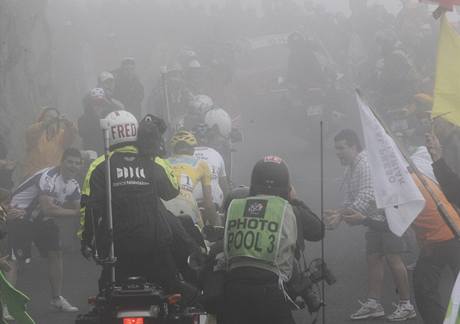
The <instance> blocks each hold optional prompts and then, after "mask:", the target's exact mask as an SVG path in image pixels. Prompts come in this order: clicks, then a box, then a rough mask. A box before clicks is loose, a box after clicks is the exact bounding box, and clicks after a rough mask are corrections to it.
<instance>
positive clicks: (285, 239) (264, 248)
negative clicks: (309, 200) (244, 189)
mask: <svg viewBox="0 0 460 324" xmlns="http://www.w3.org/2000/svg"><path fill="white" fill-rule="evenodd" d="M296 240H297V225H296V218H295V215H294V212H293V210H292V207H291V205H290V204H289V202H287V201H286V200H284V199H282V198H280V197H276V196H263V195H260V196H255V197H250V198H245V199H234V200H233V201H232V203H231V204H230V206H229V209H228V212H227V221H226V224H225V237H224V253H225V257H226V260H227V266H228V268H229V270H232V269H234V268H238V267H256V268H261V269H265V270H269V271H272V272H274V273H276V274H278V275H279V276H280V277H281V278H282V279H283V280H288V279H289V278H290V276H291V273H292V268H293V262H294V252H295V247H296Z"/></svg>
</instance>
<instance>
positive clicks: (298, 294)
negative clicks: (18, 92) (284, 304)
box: [288, 259, 337, 313]
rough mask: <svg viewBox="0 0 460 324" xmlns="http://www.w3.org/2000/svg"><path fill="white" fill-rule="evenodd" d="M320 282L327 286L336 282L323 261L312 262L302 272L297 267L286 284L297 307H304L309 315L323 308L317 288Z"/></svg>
mask: <svg viewBox="0 0 460 324" xmlns="http://www.w3.org/2000/svg"><path fill="white" fill-rule="evenodd" d="M322 280H324V281H325V282H326V283H327V284H328V285H333V284H334V283H335V282H336V281H337V280H336V278H335V276H334V275H333V273H332V272H331V271H330V270H329V268H328V267H327V265H326V263H325V262H323V260H321V259H315V260H313V261H312V262H311V263H310V266H309V267H308V269H306V270H303V271H302V270H301V269H300V267H299V265H297V267H295V269H294V273H293V277H292V279H291V281H290V282H289V284H288V291H289V295H290V296H292V297H294V299H295V301H296V304H297V306H298V307H300V308H305V306H306V307H307V308H308V311H309V312H310V313H315V312H317V311H318V310H319V309H320V308H321V306H324V302H323V300H322V299H321V293H320V290H319V287H318V284H319V283H320V282H321V281H322Z"/></svg>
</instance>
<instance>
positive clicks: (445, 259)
mask: <svg viewBox="0 0 460 324" xmlns="http://www.w3.org/2000/svg"><path fill="white" fill-rule="evenodd" d="M446 266H448V267H449V268H450V269H451V270H452V272H453V274H454V278H456V277H457V274H458V272H459V270H460V241H458V240H450V241H445V242H440V243H436V244H434V245H432V246H430V247H426V248H423V249H422V250H421V251H420V256H419V258H418V260H417V265H416V267H415V273H414V294H415V301H416V303H417V307H418V310H419V312H420V315H421V316H422V318H423V321H424V323H425V324H442V323H443V321H444V316H445V314H446V305H443V304H442V303H441V301H440V299H441V297H440V296H439V291H438V287H439V280H440V277H441V273H442V270H443V269H444V267H446Z"/></svg>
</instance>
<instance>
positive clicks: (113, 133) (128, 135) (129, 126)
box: [104, 110, 139, 146]
mask: <svg viewBox="0 0 460 324" xmlns="http://www.w3.org/2000/svg"><path fill="white" fill-rule="evenodd" d="M104 126H105V127H107V128H108V130H109V141H110V143H109V144H110V146H112V145H117V144H121V143H129V142H134V141H136V140H137V128H138V126H139V124H138V122H137V119H136V117H134V115H133V114H131V113H130V112H127V111H126V110H118V111H112V112H111V113H110V114H108V115H107V117H105V125H104Z"/></svg>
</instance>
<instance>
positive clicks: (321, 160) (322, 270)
mask: <svg viewBox="0 0 460 324" xmlns="http://www.w3.org/2000/svg"><path fill="white" fill-rule="evenodd" d="M319 131H320V137H319V138H320V164H321V167H320V177H321V209H320V213H321V223H322V224H324V141H323V139H324V135H323V121H322V120H321V121H320V123H319ZM324 254H325V253H324V236H323V238H322V239H321V260H322V262H323V266H322V267H321V272H322V273H321V276H322V278H324ZM321 295H322V298H323V304H324V305H323V307H322V310H321V312H322V323H323V324H325V323H326V284H325V283H324V280H322V281H321Z"/></svg>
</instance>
